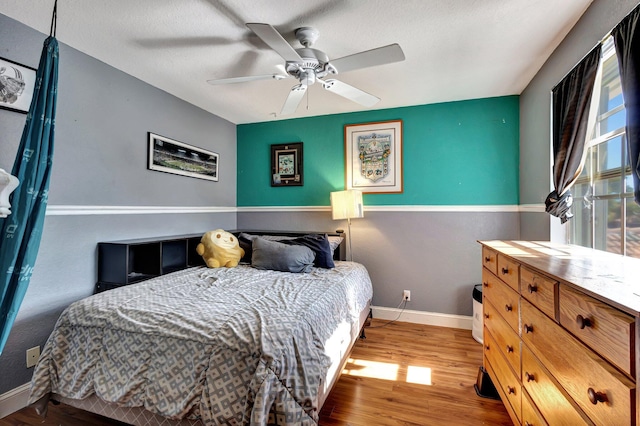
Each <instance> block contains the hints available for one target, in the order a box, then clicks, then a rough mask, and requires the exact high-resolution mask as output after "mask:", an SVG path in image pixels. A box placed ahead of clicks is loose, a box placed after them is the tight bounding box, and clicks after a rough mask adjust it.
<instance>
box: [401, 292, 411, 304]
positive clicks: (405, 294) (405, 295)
mask: <svg viewBox="0 0 640 426" xmlns="http://www.w3.org/2000/svg"><path fill="white" fill-rule="evenodd" d="M402 300H405V301H407V302H411V291H410V290H403V291H402Z"/></svg>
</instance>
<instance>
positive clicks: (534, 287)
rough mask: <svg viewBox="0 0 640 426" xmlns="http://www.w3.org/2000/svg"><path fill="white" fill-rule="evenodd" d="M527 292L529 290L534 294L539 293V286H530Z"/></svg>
mask: <svg viewBox="0 0 640 426" xmlns="http://www.w3.org/2000/svg"><path fill="white" fill-rule="evenodd" d="M527 290H529V293H531V294H533V293H535V292H537V291H538V286H537V285H531V284H529V285H528V286H527Z"/></svg>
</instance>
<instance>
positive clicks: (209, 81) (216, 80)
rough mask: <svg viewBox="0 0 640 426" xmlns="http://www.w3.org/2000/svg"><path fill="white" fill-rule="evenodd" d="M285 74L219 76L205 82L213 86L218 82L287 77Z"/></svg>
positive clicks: (227, 82) (231, 82) (232, 82)
mask: <svg viewBox="0 0 640 426" xmlns="http://www.w3.org/2000/svg"><path fill="white" fill-rule="evenodd" d="M287 77H288V76H286V75H279V74H265V75H249V76H246V77H230V78H220V79H214V80H207V83H209V84H213V85H214V86H216V85H220V84H234V83H245V82H247V81H256V80H268V79H274V80H282V79H283V78H287Z"/></svg>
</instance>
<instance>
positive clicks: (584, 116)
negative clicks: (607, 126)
mask: <svg viewBox="0 0 640 426" xmlns="http://www.w3.org/2000/svg"><path fill="white" fill-rule="evenodd" d="M600 51H601V46H600V45H598V46H596V47H595V48H594V49H593V50H592V51H591V52H589V54H588V55H587V56H586V57H585V58H584V59H583V60H582V61H580V63H579V64H578V65H576V67H575V68H574V69H573V70H571V72H570V73H569V74H568V75H567V76H566V77H565V78H564V79H563V80H562V81H561V82H560V83H558V85H557V86H556V87H554V88H553V187H554V188H555V190H554V191H553V192H551V194H549V195H548V196H547V199H546V201H545V205H546V211H547V213H549V214H552V215H554V216H557V217H559V218H560V221H561V222H562V223H565V222H566V221H567V220H569V219H570V218H572V217H573V214H572V213H571V211H570V209H571V205H572V204H573V198H572V197H571V192H570V191H569V188H571V186H572V185H573V183H574V182H575V180H576V178H577V177H578V176H579V175H580V172H581V171H582V165H583V164H582V157H583V155H584V146H585V139H586V136H587V126H588V123H587V122H588V118H589V107H590V105H591V98H592V95H593V86H594V82H595V80H596V74H597V71H598V63H599V62H600Z"/></svg>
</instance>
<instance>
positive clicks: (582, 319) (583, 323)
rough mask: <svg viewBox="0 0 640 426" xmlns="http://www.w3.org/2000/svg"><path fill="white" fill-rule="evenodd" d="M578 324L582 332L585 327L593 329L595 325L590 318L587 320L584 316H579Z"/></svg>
mask: <svg viewBox="0 0 640 426" xmlns="http://www.w3.org/2000/svg"><path fill="white" fill-rule="evenodd" d="M576 323H577V324H578V327H580V330H582V329H583V328H585V327H591V326H592V325H593V323H592V322H591V320H590V319H589V318H585V317H583V316H582V315H578V316H577V317H576Z"/></svg>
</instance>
